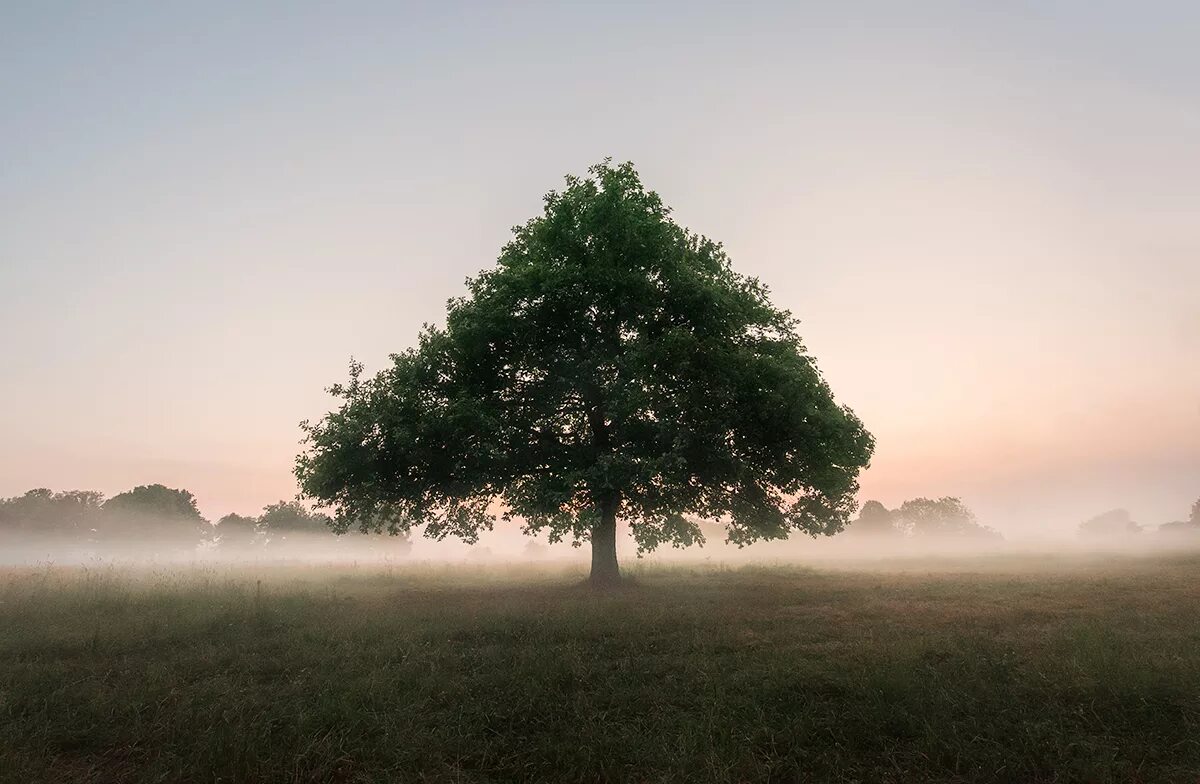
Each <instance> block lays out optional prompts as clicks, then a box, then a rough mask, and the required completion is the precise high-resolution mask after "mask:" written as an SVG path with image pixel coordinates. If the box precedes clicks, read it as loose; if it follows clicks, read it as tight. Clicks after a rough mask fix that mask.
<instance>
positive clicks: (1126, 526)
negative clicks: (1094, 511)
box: [1079, 509, 1142, 536]
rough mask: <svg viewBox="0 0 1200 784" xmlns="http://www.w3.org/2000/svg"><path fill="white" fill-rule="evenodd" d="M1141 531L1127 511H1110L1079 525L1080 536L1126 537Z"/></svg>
mask: <svg viewBox="0 0 1200 784" xmlns="http://www.w3.org/2000/svg"><path fill="white" fill-rule="evenodd" d="M1141 530H1142V527H1141V526H1140V525H1138V524H1137V523H1135V522H1134V521H1133V518H1132V517H1131V516H1130V514H1129V510H1127V509H1110V510H1109V511H1107V512H1105V513H1103V514H1098V515H1096V516H1095V517H1092V518H1089V519H1087V520H1084V521H1083V522H1082V523H1080V524H1079V534H1080V535H1081V536H1127V535H1129V534H1136V533H1139V532H1140V531H1141Z"/></svg>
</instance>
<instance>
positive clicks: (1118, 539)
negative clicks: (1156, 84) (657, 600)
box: [0, 485, 1200, 566]
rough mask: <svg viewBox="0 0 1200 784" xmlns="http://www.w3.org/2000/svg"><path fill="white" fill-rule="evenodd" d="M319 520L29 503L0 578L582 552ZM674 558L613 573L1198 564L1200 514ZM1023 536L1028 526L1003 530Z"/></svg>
mask: <svg viewBox="0 0 1200 784" xmlns="http://www.w3.org/2000/svg"><path fill="white" fill-rule="evenodd" d="M330 524H331V520H330V518H329V517H327V516H326V515H324V514H322V513H320V512H317V511H314V510H311V509H309V508H308V507H306V506H305V505H303V504H301V503H299V502H297V501H280V502H278V503H275V504H270V505H268V506H266V507H265V508H264V509H263V510H262V512H261V513H260V514H258V515H256V516H246V515H240V514H228V515H225V516H224V517H222V518H220V519H219V520H217V521H216V522H210V521H208V520H206V519H205V518H204V517H202V516H201V514H200V512H199V511H198V508H197V506H196V502H195V498H194V497H193V496H192V494H191V493H189V492H188V491H186V490H176V489H172V488H167V487H164V486H162V485H146V486H140V487H137V488H134V489H133V490H130V491H128V492H125V493H121V494H119V495H117V496H114V497H112V498H109V499H105V498H104V497H103V495H102V494H100V493H96V492H91V491H66V492H57V493H56V492H52V491H50V490H46V489H36V490H31V491H29V492H27V493H25V494H23V495H21V496H15V497H13V498H7V499H0V565H7V566H16V565H30V564H61V565H70V564H89V563H114V564H171V565H180V566H182V565H185V564H220V563H229V564H245V563H272V562H276V563H304V564H391V565H403V564H421V563H437V564H463V565H468V566H469V565H472V564H474V565H481V564H546V565H552V564H562V565H567V564H584V563H586V562H587V560H588V558H589V557H590V548H589V546H588V544H587V543H586V542H584V543H581V546H572V545H571V544H570V543H567V542H557V543H552V542H550V541H548V540H547V539H546V538H545V537H534V536H529V535H526V534H524V533H523V532H522V530H521V526H520V524H519V523H518V522H510V523H498V524H497V525H496V527H495V528H494V529H493V530H490V531H484V532H482V533H481V535H480V537H479V539H478V541H477V542H474V543H470V544H468V543H465V542H462V541H459V540H457V539H445V540H433V539H429V538H426V537H424V536H423V535H422V533H423V532H422V531H421V529H419V528H417V529H414V530H412V531H411V532H409V533H408V534H400V535H389V534H387V533H361V532H358V531H355V530H351V531H349V532H345V533H335V532H334V531H333V530H332V529H331V527H330ZM695 525H696V530H695V533H696V534H697V539H698V540H702V543H697V544H693V545H691V546H688V547H670V546H664V547H662V548H660V549H658V550H655V551H653V552H649V553H639V551H638V547H637V543H636V542H635V540H634V537H633V535H632V532H631V531H630V529H629V527H628V526H622V527H620V528H619V531H618V542H617V549H618V553H619V558H620V561H621V563H623V564H626V565H631V564H635V563H642V564H655V563H685V564H686V563H692V564H700V563H709V564H728V565H739V564H752V563H764V564H770V563H796V564H822V565H831V566H832V565H837V564H844V565H848V566H852V565H855V564H859V565H863V564H864V563H865V562H872V563H874V564H878V563H879V562H881V561H892V562H915V561H920V560H922V559H924V560H926V561H927V560H928V559H930V558H934V559H936V558H954V559H961V558H964V557H976V556H1038V555H1042V556H1064V555H1088V554H1092V555H1105V556H1117V555H1121V556H1138V555H1155V554H1163V553H1170V552H1189V551H1196V550H1200V501H1197V503H1196V504H1195V505H1193V507H1192V509H1191V510H1190V516H1188V517H1186V518H1185V519H1183V520H1181V521H1177V522H1172V523H1168V524H1164V525H1160V526H1156V527H1149V526H1143V525H1140V524H1138V523H1136V522H1134V521H1133V519H1132V517H1131V515H1130V513H1129V512H1128V511H1126V510H1123V509H1115V510H1111V511H1108V512H1105V513H1103V514H1100V515H1096V516H1095V517H1092V518H1090V519H1088V520H1085V521H1083V522H1082V523H1080V524H1078V526H1077V528H1076V530H1075V531H1074V532H1073V533H1060V534H1057V535H1047V536H1043V537H1036V536H1023V537H1005V536H1003V535H1002V534H1001V533H999V532H998V531H997V530H995V529H993V528H991V527H989V526H986V525H982V524H980V523H979V521H977V520H976V518H975V515H974V514H973V513H972V512H971V510H970V509H968V508H967V506H966V505H965V504H963V503H962V501H961V500H960V499H957V498H952V497H944V498H937V499H928V498H916V499H911V500H909V501H906V502H905V503H904V504H902V505H901V506H899V507H897V508H896V509H888V508H887V507H885V506H884V505H883V504H881V503H879V502H877V501H867V502H866V503H865V504H863V506H862V508H861V510H860V512H859V514H858V516H857V517H856V518H855V519H854V520H852V521H851V522H850V523H849V525H847V526H846V527H845V529H844V530H842V531H841V532H839V533H838V534H835V535H833V536H817V537H811V536H807V535H804V534H801V533H794V534H793V535H792V536H791V537H790V538H788V539H778V540H771V541H758V542H755V543H753V544H749V545H746V546H741V547H739V546H737V545H735V544H732V543H730V542H728V541H727V539H726V537H727V534H728V531H727V529H726V528H725V527H724V526H723V525H721V524H718V523H713V522H707V521H697V522H696V523H695ZM1014 527H1015V528H1021V529H1023V530H1029V529H1030V526H1014Z"/></svg>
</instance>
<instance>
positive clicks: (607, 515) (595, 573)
mask: <svg viewBox="0 0 1200 784" xmlns="http://www.w3.org/2000/svg"><path fill="white" fill-rule="evenodd" d="M589 579H590V582H591V583H592V585H594V586H596V587H599V588H606V587H611V586H614V585H617V584H618V583H620V582H621V569H620V567H619V566H617V504H616V503H613V502H611V501H610V502H606V503H602V504H600V520H599V522H597V523H596V525H595V526H593V527H592V575H591V577H590V578H589Z"/></svg>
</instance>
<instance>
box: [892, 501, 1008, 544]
mask: <svg viewBox="0 0 1200 784" xmlns="http://www.w3.org/2000/svg"><path fill="white" fill-rule="evenodd" d="M893 514H894V517H895V520H896V524H897V525H898V526H899V527H900V528H901V529H902V530H905V531H907V532H908V533H909V534H910V535H912V536H919V537H931V538H948V539H963V538H972V539H999V538H1001V536H1000V534H999V533H998V532H996V531H995V530H993V529H991V528H988V527H987V526H985V525H980V524H979V522H978V520H976V519H975V513H974V512H972V511H971V510H970V509H968V508H967V505H966V504H964V503H963V502H962V501H961V500H960V499H958V498H955V497H953V496H944V497H942V498H938V499H936V500H935V499H929V498H914V499H912V500H909V501H905V502H904V503H903V504H901V505H900V508H899V509H897V510H896V511H895V512H894V513H893Z"/></svg>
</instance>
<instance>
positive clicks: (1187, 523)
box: [1158, 500, 1200, 537]
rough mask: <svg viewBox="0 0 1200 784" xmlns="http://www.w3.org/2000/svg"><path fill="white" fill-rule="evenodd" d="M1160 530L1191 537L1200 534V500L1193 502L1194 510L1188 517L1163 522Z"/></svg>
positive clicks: (1165, 532)
mask: <svg viewBox="0 0 1200 784" xmlns="http://www.w3.org/2000/svg"><path fill="white" fill-rule="evenodd" d="M1158 530H1159V532H1160V533H1164V534H1178V535H1185V536H1189V537H1196V536H1200V500H1197V501H1196V502H1195V503H1194V504H1192V511H1191V514H1189V515H1188V519H1186V520H1178V521H1176V522H1172V523H1163V524H1162V525H1160V526H1159V527H1158Z"/></svg>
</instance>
